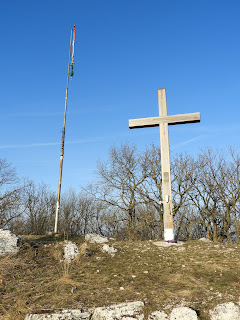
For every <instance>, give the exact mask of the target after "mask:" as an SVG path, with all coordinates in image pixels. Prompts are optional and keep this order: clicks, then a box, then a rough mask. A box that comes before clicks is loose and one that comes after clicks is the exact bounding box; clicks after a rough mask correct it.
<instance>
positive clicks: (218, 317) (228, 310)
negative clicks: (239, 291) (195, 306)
mask: <svg viewBox="0 0 240 320" xmlns="http://www.w3.org/2000/svg"><path fill="white" fill-rule="evenodd" d="M209 313H210V319H211V320H240V307H239V306H238V305H236V304H234V303H233V302H227V303H222V304H219V305H217V306H216V307H215V308H214V309H213V310H211V311H210V312H209Z"/></svg>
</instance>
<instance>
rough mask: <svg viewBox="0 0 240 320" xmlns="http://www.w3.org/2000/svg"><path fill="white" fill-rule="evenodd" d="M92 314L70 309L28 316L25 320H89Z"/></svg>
mask: <svg viewBox="0 0 240 320" xmlns="http://www.w3.org/2000/svg"><path fill="white" fill-rule="evenodd" d="M90 317H91V314H90V313H89V312H82V311H81V310H77V309H76V310H75V309H72V310H71V309H68V310H62V311H61V312H58V313H51V314H28V315H26V317H25V320H89V319H90Z"/></svg>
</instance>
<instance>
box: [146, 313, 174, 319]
mask: <svg viewBox="0 0 240 320" xmlns="http://www.w3.org/2000/svg"><path fill="white" fill-rule="evenodd" d="M168 319H169V317H168V315H167V314H166V313H165V312H163V311H154V312H152V313H151V314H150V316H149V317H148V320H168Z"/></svg>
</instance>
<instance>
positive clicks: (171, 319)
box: [25, 301, 240, 320]
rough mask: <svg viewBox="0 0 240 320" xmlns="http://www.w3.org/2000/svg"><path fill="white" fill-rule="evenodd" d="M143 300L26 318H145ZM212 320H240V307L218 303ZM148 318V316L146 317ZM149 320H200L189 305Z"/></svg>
mask: <svg viewBox="0 0 240 320" xmlns="http://www.w3.org/2000/svg"><path fill="white" fill-rule="evenodd" d="M143 308H144V303H143V302H142V301H135V302H126V303H120V304H114V305H111V306H108V307H100V308H95V309H93V310H91V311H90V310H88V311H87V312H83V311H82V310H78V309H77V310H74V309H68V310H62V311H59V312H55V313H51V314H30V315H27V316H26V317H25V320H143V319H144V314H143V311H144V310H143ZM209 314H210V319H211V320H240V307H239V306H238V305H236V304H234V303H233V302H228V303H223V304H220V305H217V306H216V307H215V308H214V309H213V310H211V311H210V312H209ZM145 319H146V318H145ZM147 319H148V320H198V319H199V318H198V316H197V313H196V311H194V310H193V309H191V308H188V307H177V308H173V309H172V312H171V313H170V315H167V314H166V313H165V312H163V311H154V312H152V313H151V314H150V315H149V316H148V318H147Z"/></svg>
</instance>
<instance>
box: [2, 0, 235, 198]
mask: <svg viewBox="0 0 240 320" xmlns="http://www.w3.org/2000/svg"><path fill="white" fill-rule="evenodd" d="M239 15H240V2H239V0H226V1H222V0H211V1H210V0H208V1H207V0H194V1H193V0H182V1H179V0H168V1H167V0H165V1H162V0H149V1H143V0H101V1H100V0H89V1H82V0H76V1H61V0H58V1H51V0H48V1H46V0H41V1H32V0H31V1H25V0H23V1H19V0H12V1H1V3H0V27H1V33H0V39H1V50H0V65H1V73H0V85H1V102H0V110H1V113H0V119H1V122H0V137H1V138H0V157H1V158H5V159H6V160H7V161H8V162H10V163H12V165H13V166H14V167H16V169H17V173H18V175H19V176H20V177H28V178H30V179H33V180H34V181H36V182H41V181H44V182H45V183H47V184H49V185H50V186H51V188H52V189H53V190H56V192H57V183H58V172H59V158H60V149H61V130H62V125H63V114H64V100H65V89H66V80H67V64H68V50H69V38H70V31H71V28H72V27H73V25H74V24H75V25H76V42H75V67H74V71H75V75H74V78H73V80H72V81H71V82H70V85H69V100H68V113H67V124H66V144H65V156H64V163H63V180H62V188H63V189H67V188H68V187H70V186H72V187H74V188H76V189H77V190H78V189H80V186H85V185H86V184H88V183H90V182H91V181H92V180H94V170H95V168H96V162H97V160H98V159H104V158H105V157H106V155H107V152H108V149H109V148H110V147H111V146H113V145H114V144H116V145H120V144H121V143H125V142H129V143H131V142H133V143H135V144H136V145H137V146H138V147H139V150H144V149H145V147H146V146H147V145H149V144H151V143H155V144H158V145H159V143H160V142H159V129H158V128H145V129H135V130H130V129H129V128H128V119H133V118H143V117H151V116H157V115H158V100H157V89H158V88H166V90H167V102H168V114H178V113H188V112H200V113H201V123H197V124H186V125H178V126H171V127H169V139H170V146H171V151H172V152H185V151H188V152H190V153H196V152H198V151H199V150H200V148H204V147H206V146H213V147H219V148H225V147H227V146H228V145H233V146H239V135H240V125H239V119H240V94H239V93H240V90H239V89H240V62H239V61H240V41H239V34H240V19H239Z"/></svg>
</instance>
